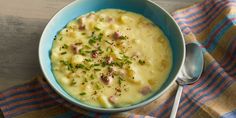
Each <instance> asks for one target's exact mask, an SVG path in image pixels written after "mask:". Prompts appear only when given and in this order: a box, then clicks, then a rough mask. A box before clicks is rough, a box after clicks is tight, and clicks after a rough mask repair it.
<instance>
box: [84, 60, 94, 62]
mask: <svg viewBox="0 0 236 118" xmlns="http://www.w3.org/2000/svg"><path fill="white" fill-rule="evenodd" d="M84 60H85V61H87V62H92V61H93V60H92V59H84Z"/></svg>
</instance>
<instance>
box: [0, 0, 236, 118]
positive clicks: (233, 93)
mask: <svg viewBox="0 0 236 118" xmlns="http://www.w3.org/2000/svg"><path fill="white" fill-rule="evenodd" d="M235 6H236V0H205V1H203V2H201V3H196V4H194V5H192V6H190V7H187V8H184V9H181V10H178V11H176V12H174V13H173V14H172V15H173V17H174V18H175V20H176V21H177V23H178V24H179V26H180V28H181V29H182V31H183V33H184V35H185V39H186V42H187V43H190V42H196V43H198V44H199V45H200V46H201V47H202V50H203V52H204V59H205V67H204V72H203V74H202V76H201V78H200V80H199V81H198V82H197V83H195V84H192V85H188V86H184V90H183V94H182V97H181V101H180V106H179V110H178V114H177V117H178V118H189V117H192V118H215V117H222V118H236V83H235V81H236V8H235ZM176 88H177V85H176V84H175V85H173V86H172V88H171V89H169V90H168V92H166V93H165V94H164V95H162V96H161V97H160V98H158V99H157V100H155V101H153V102H152V103H150V104H148V105H146V106H144V107H142V108H138V109H135V110H131V111H128V112H123V113H118V114H98V113H93V112H89V111H85V110H83V109H80V108H79V107H77V106H74V105H72V104H70V103H68V102H67V101H65V100H64V99H62V98H61V97H60V96H59V95H57V94H56V93H55V92H54V91H53V90H52V89H51V87H50V86H49V85H48V84H47V82H46V81H45V79H44V78H43V77H42V76H39V77H36V79H34V80H32V81H31V82H28V83H25V84H23V85H18V86H14V87H11V88H9V89H7V90H5V91H2V92H1V93H0V108H1V110H2V112H3V114H4V116H5V117H6V118H9V117H18V118H26V117H27V118H30V117H32V118H33V117H34V118H35V117H39V118H45V117H56V118H64V117H96V118H99V117H131V118H139V117H140V118H143V117H145V118H149V117H159V118H168V117H169V116H170V112H171V109H172V105H173V102H174V98H175V94H176Z"/></svg>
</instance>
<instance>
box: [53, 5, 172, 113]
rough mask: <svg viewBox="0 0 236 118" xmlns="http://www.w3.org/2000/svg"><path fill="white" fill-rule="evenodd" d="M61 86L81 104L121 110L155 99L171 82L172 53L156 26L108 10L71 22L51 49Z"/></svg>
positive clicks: (113, 10) (126, 14)
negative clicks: (169, 79)
mask: <svg viewBox="0 0 236 118" xmlns="http://www.w3.org/2000/svg"><path fill="white" fill-rule="evenodd" d="M51 62H52V69H53V72H54V75H55V77H56V79H57V81H58V82H59V83H60V85H61V86H62V87H63V88H64V89H65V91H67V92H68V93H69V94H70V95H71V96H73V97H74V98H76V99H78V100H80V101H81V102H83V103H86V104H89V105H93V106H97V107H104V108H113V107H123V106H129V105H132V104H135V103H138V102H140V101H142V100H144V99H145V98H147V97H149V96H150V95H152V94H154V93H155V92H156V91H157V90H158V89H159V88H160V87H161V86H162V85H163V83H164V82H165V80H166V79H167V78H168V74H169V72H170V69H171V66H172V50H171V48H170V45H169V42H168V40H167V38H166V36H165V35H164V34H163V32H162V31H161V30H160V28H158V27H157V26H156V25H155V24H154V23H152V22H151V21H150V20H148V19H147V18H145V17H144V16H142V15H140V14H136V13H133V12H128V11H123V10H118V9H105V10H101V11H98V12H95V13H89V14H86V15H83V16H80V17H78V18H76V19H75V20H73V21H71V22H69V23H68V24H67V25H66V27H65V28H63V29H62V30H61V31H60V32H59V33H58V34H57V36H56V37H55V39H54V42H53V46H52V50H51Z"/></svg>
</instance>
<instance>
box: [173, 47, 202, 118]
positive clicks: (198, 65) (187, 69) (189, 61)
mask: <svg viewBox="0 0 236 118" xmlns="http://www.w3.org/2000/svg"><path fill="white" fill-rule="evenodd" d="M203 65H204V59H203V54H202V50H201V48H200V47H199V46H198V45H197V44H196V43H190V44H187V46H186V58H185V61H184V65H183V67H182V68H181V71H180V74H179V77H178V79H177V81H176V82H177V83H178V85H179V87H178V90H177V94H176V97H175V102H174V106H173V108H172V112H171V115H170V118H175V117H176V114H177V110H178V106H179V101H180V98H181V94H182V91H183V86H184V85H188V84H193V83H195V82H196V81H197V80H198V79H199V78H200V76H201V74H202V71H203Z"/></svg>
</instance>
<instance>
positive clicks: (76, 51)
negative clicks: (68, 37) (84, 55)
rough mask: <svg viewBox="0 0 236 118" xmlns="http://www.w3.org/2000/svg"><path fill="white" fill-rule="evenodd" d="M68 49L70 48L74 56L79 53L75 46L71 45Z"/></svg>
mask: <svg viewBox="0 0 236 118" xmlns="http://www.w3.org/2000/svg"><path fill="white" fill-rule="evenodd" d="M70 47H71V49H72V52H73V53H74V54H78V53H79V50H80V48H79V47H77V45H76V44H72V45H71V46H70Z"/></svg>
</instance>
